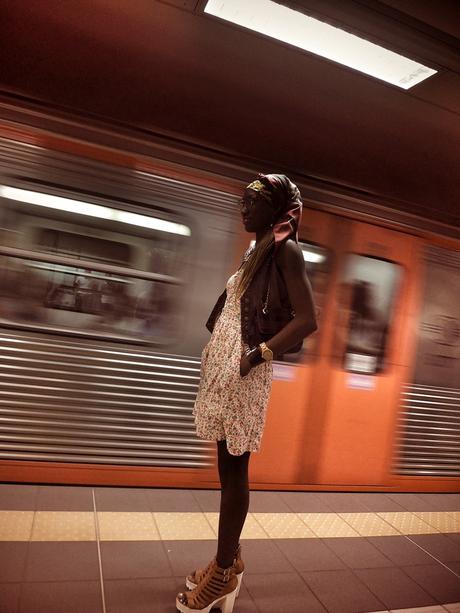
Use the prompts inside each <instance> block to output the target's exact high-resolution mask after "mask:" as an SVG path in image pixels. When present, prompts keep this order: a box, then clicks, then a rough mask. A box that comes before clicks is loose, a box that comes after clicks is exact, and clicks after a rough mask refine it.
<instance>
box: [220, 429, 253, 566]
mask: <svg viewBox="0 0 460 613" xmlns="http://www.w3.org/2000/svg"><path fill="white" fill-rule="evenodd" d="M250 455H251V454H250V452H249V451H246V452H245V453H243V455H239V456H234V455H231V454H230V453H229V452H228V449H227V442H226V441H217V461H218V468H219V477H220V483H221V498H220V515H219V536H218V546H217V556H216V557H217V563H218V565H219V566H220V567H222V568H227V567H229V566H231V565H232V564H233V558H234V556H235V552H236V550H237V547H238V543H239V540H240V534H241V531H242V529H243V526H244V522H245V519H246V515H247V513H248V508H249V480H248V466H249V457H250Z"/></svg>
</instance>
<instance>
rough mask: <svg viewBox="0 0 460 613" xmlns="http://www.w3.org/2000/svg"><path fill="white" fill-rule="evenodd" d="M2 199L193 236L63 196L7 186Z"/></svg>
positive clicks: (181, 229)
mask: <svg viewBox="0 0 460 613" xmlns="http://www.w3.org/2000/svg"><path fill="white" fill-rule="evenodd" d="M0 197H2V198H9V199H10V200H17V201H19V202H27V203H28V204H35V205H37V206H44V207H47V208H49V209H56V210H59V211H67V212H69V213H75V214H77V215H88V216H89V217H98V218H99V219H108V220H110V221H118V222H121V223H126V224H131V225H133V226H139V227H141V228H150V229H151V230H158V231H159V232H169V233H170V234H182V235H183V236H190V235H191V231H190V228H189V227H188V226H184V225H182V224H178V223H174V222H172V221H166V220H164V219H158V218H157V217H148V216H147V215H139V213H130V212H128V211H120V210H119V209H111V208H109V207H107V206H101V205H99V204H91V203H89V202H82V201H81V200H71V199H70V198H62V197H61V196H51V195H50V194H43V193H41V192H32V191H29V190H26V189H18V188H16V187H9V186H7V185H0Z"/></svg>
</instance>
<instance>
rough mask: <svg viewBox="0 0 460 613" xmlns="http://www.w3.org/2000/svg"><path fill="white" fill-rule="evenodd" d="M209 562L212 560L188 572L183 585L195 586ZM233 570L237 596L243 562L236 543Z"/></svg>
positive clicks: (193, 587)
mask: <svg viewBox="0 0 460 613" xmlns="http://www.w3.org/2000/svg"><path fill="white" fill-rule="evenodd" d="M211 564H212V560H211V562H209V564H208V565H207V566H206V568H199V569H198V570H195V571H194V572H193V573H190V575H187V577H186V578H185V585H186V586H187V587H188V589H189V590H194V589H195V588H196V586H197V585H198V583H199V582H200V581H201V579H202V578H203V577H204V575H205V573H206V572H207V571H208V569H209V567H210V565H211ZM233 570H234V571H235V575H236V578H237V579H238V588H237V590H236V597H237V598H238V596H239V593H240V588H241V581H242V579H243V574H244V562H243V560H242V558H241V545H238V549H237V550H236V553H235V557H234V558H233Z"/></svg>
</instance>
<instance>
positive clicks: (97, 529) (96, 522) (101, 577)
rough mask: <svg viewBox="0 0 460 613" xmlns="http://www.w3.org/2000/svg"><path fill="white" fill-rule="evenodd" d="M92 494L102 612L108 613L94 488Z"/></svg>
mask: <svg viewBox="0 0 460 613" xmlns="http://www.w3.org/2000/svg"><path fill="white" fill-rule="evenodd" d="M91 494H92V497H93V512H94V525H95V529H96V547H97V557H98V563H99V580H100V583H101V599H102V613H107V609H106V606H105V586H104V575H103V572H102V556H101V543H100V532H99V520H98V516H97V508H96V495H95V493H94V488H91Z"/></svg>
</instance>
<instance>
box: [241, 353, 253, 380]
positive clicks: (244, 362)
mask: <svg viewBox="0 0 460 613" xmlns="http://www.w3.org/2000/svg"><path fill="white" fill-rule="evenodd" d="M251 368H252V367H251V364H250V362H249V360H248V358H247V356H246V354H245V353H243V355H242V356H241V360H240V375H241V376H242V377H245V376H246V375H247V374H248V372H249V371H250V370H251Z"/></svg>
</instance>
